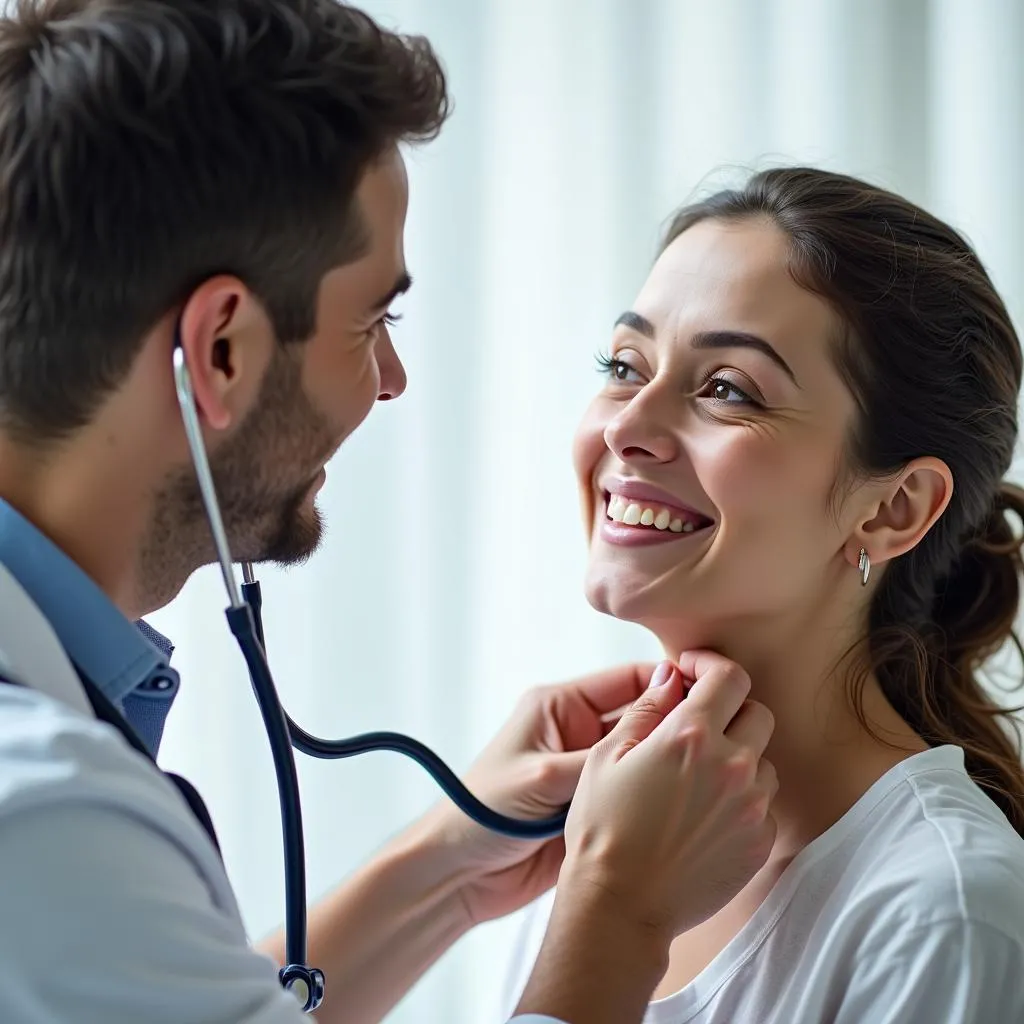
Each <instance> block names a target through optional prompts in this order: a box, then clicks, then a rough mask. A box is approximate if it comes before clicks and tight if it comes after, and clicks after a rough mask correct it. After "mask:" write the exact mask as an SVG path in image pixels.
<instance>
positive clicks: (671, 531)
mask: <svg viewBox="0 0 1024 1024" xmlns="http://www.w3.org/2000/svg"><path fill="white" fill-rule="evenodd" d="M604 497H605V519H604V522H603V523H602V524H601V536H602V537H603V538H604V539H605V540H606V541H608V542H609V543H611V544H625V545H644V544H659V543H663V542H668V541H674V540H684V539H686V538H688V537H693V536H695V535H697V534H699V533H701V532H703V531H704V530H706V529H707V528H708V527H709V526H713V525H714V521H713V520H711V519H709V518H708V517H707V516H704V515H701V514H700V513H699V512H695V511H693V509H687V508H683V507H680V506H675V505H666V504H662V503H659V502H649V501H642V500H638V499H633V498H628V497H625V496H624V495H621V494H615V493H611V492H606V493H605V496H604Z"/></svg>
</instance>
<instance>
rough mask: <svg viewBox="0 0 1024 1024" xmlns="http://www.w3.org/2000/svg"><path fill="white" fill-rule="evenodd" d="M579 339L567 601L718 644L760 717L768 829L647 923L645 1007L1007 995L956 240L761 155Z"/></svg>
mask: <svg viewBox="0 0 1024 1024" xmlns="http://www.w3.org/2000/svg"><path fill="white" fill-rule="evenodd" d="M602 367H603V369H604V370H605V372H606V374H607V383H606V384H605V386H604V388H603V390H602V391H601V393H600V395H599V396H598V397H597V398H596V399H595V401H594V402H593V404H592V406H591V408H590V410H589V412H588V414H587V416H586V418H585V419H584V422H583V424H582V425H581V427H580V430H579V432H578V435H577V443H576V448H575V462H576V470H577V473H578V476H579V482H580V487H581V493H582V499H583V509H584V519H585V526H586V530H587V534H588V537H589V543H590V564H589V570H588V575H587V594H588V597H589V599H590V601H591V602H592V603H593V604H594V605H595V606H596V607H597V608H599V609H600V610H601V611H604V612H607V613H608V614H611V615H614V616H616V617H617V618H622V619H629V620H631V621H634V622H638V623H640V624H641V625H643V626H645V627H647V628H648V629H650V630H651V631H653V632H654V633H655V634H656V635H657V637H658V639H659V640H660V641H661V643H662V645H663V647H664V650H665V652H666V657H668V658H671V659H673V660H676V659H678V658H679V654H680V652H692V651H693V650H694V649H701V648H705V649H706V648H711V649H714V650H717V651H718V652H720V653H722V654H724V655H726V656H727V657H729V658H731V659H733V660H734V661H736V662H738V663H739V664H740V665H741V666H742V667H743V668H745V669H746V670H747V671H748V672H749V674H750V676H751V679H752V680H753V689H752V696H754V697H756V698H757V699H758V700H760V701H762V702H763V703H765V704H766V705H768V707H769V708H770V709H771V710H772V711H773V712H774V715H775V721H776V726H775V733H774V736H773V739H772V741H771V744H770V745H769V748H768V751H767V756H768V757H769V758H770V759H771V761H772V762H773V763H774V764H775V766H776V768H777V771H778V779H779V790H778V795H777V797H776V798H775V800H774V802H773V804H772V812H773V815H774V817H775V820H776V822H777V824H778V835H777V839H776V842H775V845H774V848H773V851H772V854H771V856H770V858H769V860H768V862H767V864H766V865H765V867H764V869H763V870H762V871H760V872H759V873H758V874H757V875H756V876H755V878H754V879H753V881H752V882H751V883H750V884H749V885H748V886H747V887H746V888H745V889H744V890H743V891H742V892H741V893H740V894H739V895H738V896H737V897H736V898H735V899H733V900H732V902H730V903H729V904H728V905H727V906H726V907H725V908H724V909H723V910H722V911H720V912H719V913H717V914H715V915H714V916H712V917H710V918H709V919H707V920H706V921H705V922H704V923H702V924H701V925H700V926H698V927H696V928H694V929H692V930H691V931H689V932H687V933H685V934H683V935H681V936H679V937H678V938H677V939H676V940H675V942H674V943H673V944H672V948H671V953H670V957H669V966H668V970H667V972H666V974H665V976H664V978H663V980H662V982H661V984H660V985H659V986H658V989H657V991H656V992H655V994H654V996H655V998H654V1002H653V1003H652V1005H651V1007H650V1009H649V1011H648V1016H647V1018H646V1019H647V1021H649V1022H651V1024H667V1022H670V1021H671V1022H672V1024H681V1022H684V1021H686V1022H690V1021H693V1022H700V1024H712V1022H714V1024H736V1022H740V1021H742V1022H744V1024H753V1022H757V1024H764V1022H772V1024H783V1022H785V1024H798V1022H809V1021H815V1022H818V1021H839V1022H849V1024H854V1022H856V1024H866V1022H870V1024H881V1022H884V1021H900V1022H901V1024H914V1022H921V1024H926V1022H927V1024H933V1022H935V1021H943V1022H947V1021H948V1022H954V1021H955V1022H968V1021H970V1022H976V1024H994V1022H1000V1021H1021V1020H1024V841H1022V839H1021V833H1022V832H1024V771H1022V768H1021V762H1020V757H1019V752H1018V746H1017V744H1016V743H1013V742H1011V740H1010V738H1009V734H1010V733H1012V732H1014V730H1013V729H1012V722H1011V719H1010V718H1009V717H1008V716H1007V715H1006V714H1005V713H1004V712H1003V711H1001V710H1000V708H999V707H997V706H996V705H995V704H994V703H993V701H992V700H991V699H990V698H989V697H988V696H987V695H986V693H985V691H984V689H983V688H982V686H981V684H980V683H979V680H978V677H977V672H978V670H979V668H980V666H981V665H982V663H983V662H984V661H985V660H986V659H987V658H988V657H989V656H990V655H991V654H993V653H994V652H995V651H997V650H998V649H999V648H1000V646H1001V645H1002V644H1003V643H1004V641H1006V640H1008V639H1010V638H1011V637H1012V635H1013V634H1012V632H1011V630H1012V625H1013V622H1014V617H1015V615H1016V613H1017V611H1018V603H1019V581H1020V575H1021V571H1022V562H1021V554H1020V545H1019V543H1018V541H1017V539H1016V538H1015V537H1014V534H1013V532H1012V531H1011V527H1010V524H1009V522H1008V520H1007V513H1008V512H1013V513H1014V515H1016V516H1018V517H1020V516H1022V514H1024V493H1022V492H1021V491H1020V490H1018V489H1017V488H1015V487H1012V486H1010V485H1009V484H1006V483H1003V475H1004V474H1005V473H1006V472H1007V471H1008V469H1009V467H1010V463H1011V458H1012V455H1013V450H1014V444H1015V441H1016V437H1017V398H1018V391H1019V389H1020V384H1021V349H1020V344H1019V341H1018V339H1017V336H1016V334H1015V332H1014V329H1013V326H1012V324H1011V323H1010V319H1009V317H1008V315H1007V312H1006V309H1005V308H1004V306H1003V303H1002V302H1001V301H1000V299H999V296H998V295H997V294H996V292H995V291H994V289H993V287H992V284H991V282H990V280H989V278H988V276H987V274H986V273H985V270H984V269H983V267H982V266H981V264H980V262H979V260H978V258H977V256H976V255H975V253H974V252H973V251H972V250H971V248H970V247H969V246H968V245H967V243H966V242H965V241H964V240H963V239H962V238H961V237H960V236H959V235H958V234H957V233H956V232H955V231H953V230H952V229H951V228H949V227H948V226H947V225H945V224H942V223H941V222H939V221H938V220H936V219H935V218H934V217H931V216H929V215H928V214H927V213H925V212H924V211H923V210H920V209H918V208H917V207H915V206H913V205H912V204H911V203H909V202H907V201H905V200H903V199H901V198H899V197H897V196H895V195H892V194H890V193H888V192H885V191H882V190H880V189H878V188H875V187H872V186H870V185H867V184H865V183H863V182H860V181H856V180H854V179H851V178H848V177H843V176H840V175H836V174H830V173H825V172H822V171H817V170H810V169H804V168H794V169H781V170H772V171H767V172H764V173H761V174H758V175H756V176H755V177H753V178H752V179H751V180H750V181H749V183H748V184H747V185H746V187H745V188H743V189H742V190H739V191H726V192H721V193H719V194H717V195H715V196H713V197H712V198H710V199H709V200H707V201H706V202H702V203H698V204H696V205H694V206H691V207H688V208H686V209H684V210H683V211H682V212H680V213H679V214H678V215H677V216H676V217H675V219H674V221H673V222H672V225H671V228H670V230H669V232H668V237H667V240H666V243H665V246H664V249H663V251H662V254H661V256H660V258H659V259H658V261H657V263H656V265H655V266H654V269H653V270H652V272H651V275H650V277H649V279H648V281H647V283H646V284H645V286H644V288H643V290H642V291H641V293H640V296H639V298H638V299H637V301H636V305H635V307H634V309H633V310H631V311H628V312H626V313H624V314H623V315H622V316H621V317H620V318H619V320H618V322H617V324H616V327H615V332H614V336H613V340H612V346H611V351H610V353H609V354H608V356H607V357H606V358H604V359H603V360H602ZM679 660H680V665H681V666H682V668H683V671H684V674H685V672H686V670H687V667H688V666H690V665H692V664H693V661H694V658H693V655H692V654H690V653H687V654H685V655H684V656H683V657H682V658H681V659H679ZM638 796H642V795H641V794H638ZM546 907H547V902H546V901H543V902H542V903H541V904H540V905H539V906H538V907H537V908H535V911H534V913H533V917H532V918H531V919H530V920H529V921H528V924H527V927H526V930H525V932H524V935H523V939H522V942H521V945H520V948H519V951H518V954H517V964H516V969H515V971H514V978H513V987H514V988H515V989H516V990H518V988H519V987H520V985H521V984H522V980H523V979H524V978H525V975H526V974H527V973H528V971H529V969H530V966H531V964H532V962H533V958H534V956H535V953H536V950H537V947H538V945H539V940H540V935H541V932H542V930H543V925H544V920H545V918H546Z"/></svg>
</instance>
